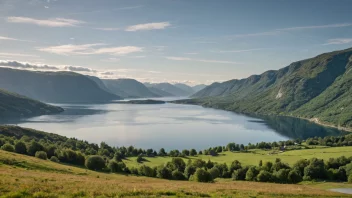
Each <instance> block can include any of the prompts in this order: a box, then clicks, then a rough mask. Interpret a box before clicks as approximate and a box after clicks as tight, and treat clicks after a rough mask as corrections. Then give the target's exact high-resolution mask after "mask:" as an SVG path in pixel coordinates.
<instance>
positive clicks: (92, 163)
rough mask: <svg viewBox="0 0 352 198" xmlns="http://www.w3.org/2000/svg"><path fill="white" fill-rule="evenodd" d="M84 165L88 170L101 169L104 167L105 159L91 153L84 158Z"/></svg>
mask: <svg viewBox="0 0 352 198" xmlns="http://www.w3.org/2000/svg"><path fill="white" fill-rule="evenodd" d="M85 165H86V167H87V168H88V169H89V170H95V171H101V170H103V169H104V168H105V160H104V159H103V158H102V157H101V156H99V155H92V156H89V157H88V158H87V159H86V162H85Z"/></svg>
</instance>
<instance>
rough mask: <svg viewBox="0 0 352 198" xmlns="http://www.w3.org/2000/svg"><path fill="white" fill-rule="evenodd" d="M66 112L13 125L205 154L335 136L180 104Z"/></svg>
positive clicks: (296, 122) (306, 125) (293, 123)
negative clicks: (205, 151)
mask: <svg viewBox="0 0 352 198" xmlns="http://www.w3.org/2000/svg"><path fill="white" fill-rule="evenodd" d="M60 106H61V107H63V108H65V112H63V113H61V114H58V115H46V116H39V117H34V118H29V119H23V120H20V121H16V122H12V124H17V125H19V126H22V127H28V128H33V129H37V130H42V131H46V132H51V133H56V134H60V135H64V136H67V137H75V138H78V139H83V140H87V141H89V142H94V143H100V142H102V141H104V142H107V143H108V144H110V145H113V146H129V145H133V146H136V147H138V148H145V149H147V148H153V149H159V148H165V149H167V150H170V149H185V148H188V149H190V148H195V149H197V150H198V149H205V148H209V147H213V146H219V145H226V144H227V143H229V142H236V143H239V144H245V145H246V144H248V143H257V142H261V141H267V142H272V141H280V140H287V139H296V138H301V139H302V138H307V137H313V136H326V135H338V134H340V133H341V132H340V131H338V130H336V129H331V128H325V127H322V126H319V125H316V124H313V123H310V122H308V121H305V120H300V119H293V118H287V117H256V118H254V117H248V116H244V115H239V114H235V113H232V112H228V111H222V110H215V109H210V108H203V107H201V106H195V105H181V104H171V103H166V104H152V105H144V104H142V105H136V104H114V103H111V104H94V105H70V104H60Z"/></svg>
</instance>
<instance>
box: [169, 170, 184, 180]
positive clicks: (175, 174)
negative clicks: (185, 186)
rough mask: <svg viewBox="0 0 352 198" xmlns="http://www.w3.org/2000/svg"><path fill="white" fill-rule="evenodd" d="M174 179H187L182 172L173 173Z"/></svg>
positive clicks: (175, 171)
mask: <svg viewBox="0 0 352 198" xmlns="http://www.w3.org/2000/svg"><path fill="white" fill-rule="evenodd" d="M172 179H173V180H185V179H186V177H185V176H184V175H183V174H182V172H180V171H178V170H174V171H172Z"/></svg>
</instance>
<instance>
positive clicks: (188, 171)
mask: <svg viewBox="0 0 352 198" xmlns="http://www.w3.org/2000/svg"><path fill="white" fill-rule="evenodd" d="M196 170H197V168H196V167H195V166H192V165H187V166H186V168H185V172H184V173H185V177H186V178H188V179H189V178H190V177H191V175H193V174H194V173H195V172H196Z"/></svg>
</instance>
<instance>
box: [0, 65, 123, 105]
mask: <svg viewBox="0 0 352 198" xmlns="http://www.w3.org/2000/svg"><path fill="white" fill-rule="evenodd" d="M0 88H1V89H4V90H7V91H10V92H14V93H17V94H20V95H24V96H27V97H29V98H33V99H35V100H39V101H43V102H50V103H91V102H92V103H93V102H94V103H96V102H108V101H111V100H116V99H120V98H121V97H119V96H117V95H114V94H112V93H109V92H107V91H104V90H103V89H101V88H100V87H99V86H98V85H97V83H95V82H94V81H92V80H91V79H90V78H88V77H87V76H84V75H81V74H77V73H73V72H34V71H27V70H16V69H8V68H0Z"/></svg>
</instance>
